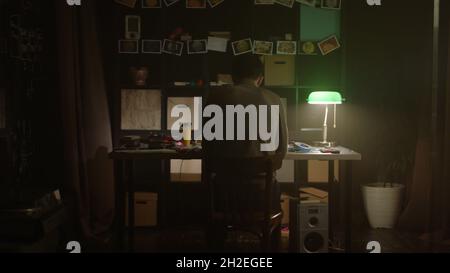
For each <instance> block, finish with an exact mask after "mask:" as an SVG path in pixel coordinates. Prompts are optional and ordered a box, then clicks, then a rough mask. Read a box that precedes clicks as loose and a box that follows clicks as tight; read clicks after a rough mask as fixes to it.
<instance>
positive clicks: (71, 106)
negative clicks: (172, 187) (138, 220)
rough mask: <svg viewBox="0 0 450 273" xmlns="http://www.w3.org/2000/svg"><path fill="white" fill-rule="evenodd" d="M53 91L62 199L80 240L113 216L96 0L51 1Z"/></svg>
mask: <svg viewBox="0 0 450 273" xmlns="http://www.w3.org/2000/svg"><path fill="white" fill-rule="evenodd" d="M54 3H55V7H56V13H57V14H56V20H57V21H56V28H57V30H56V31H57V44H58V52H57V54H58V71H59V90H60V92H61V114H62V120H63V126H64V128H63V130H64V153H65V155H64V166H65V169H64V174H65V180H64V182H63V184H64V186H63V198H64V200H65V202H66V204H67V205H68V210H69V215H70V216H74V217H73V218H72V219H70V220H71V223H72V224H73V225H72V226H73V227H75V228H74V230H72V231H73V232H76V233H77V234H80V235H81V237H80V239H101V238H103V236H102V235H104V234H107V233H108V231H109V230H110V228H111V226H112V221H113V217H114V184H113V180H114V178H113V166H112V162H111V161H110V160H109V159H108V153H109V152H110V151H111V150H112V135H111V125H110V116H109V109H108V102H107V95H106V90H105V89H106V88H105V79H104V71H103V63H102V58H101V56H102V55H101V50H100V46H99V44H100V43H99V37H98V36H99V35H98V32H97V22H96V15H95V14H96V8H95V5H96V4H97V1H83V2H82V5H81V6H80V7H69V6H68V5H67V3H66V1H60V0H56V1H55V2H54Z"/></svg>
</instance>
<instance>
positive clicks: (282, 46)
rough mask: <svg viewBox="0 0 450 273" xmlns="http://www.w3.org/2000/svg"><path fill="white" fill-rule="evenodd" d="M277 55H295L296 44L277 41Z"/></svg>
mask: <svg viewBox="0 0 450 273" xmlns="http://www.w3.org/2000/svg"><path fill="white" fill-rule="evenodd" d="M277 54H279V55H296V54H297V42H294V41H278V42H277Z"/></svg>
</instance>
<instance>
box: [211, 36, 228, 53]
mask: <svg viewBox="0 0 450 273" xmlns="http://www.w3.org/2000/svg"><path fill="white" fill-rule="evenodd" d="M227 45H228V39H225V38H219V37H211V36H209V37H208V50H211V51H218V52H227Z"/></svg>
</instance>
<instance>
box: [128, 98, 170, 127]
mask: <svg viewBox="0 0 450 273" xmlns="http://www.w3.org/2000/svg"><path fill="white" fill-rule="evenodd" d="M121 93H122V94H121V129H122V130H161V96H162V95H161V91H160V90H147V89H130V90H125V89H124V90H122V92H121Z"/></svg>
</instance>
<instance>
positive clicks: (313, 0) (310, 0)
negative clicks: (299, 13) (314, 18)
mask: <svg viewBox="0 0 450 273" xmlns="http://www.w3.org/2000/svg"><path fill="white" fill-rule="evenodd" d="M297 2H299V3H300V4H303V5H307V6H310V7H316V5H317V0H297Z"/></svg>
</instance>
